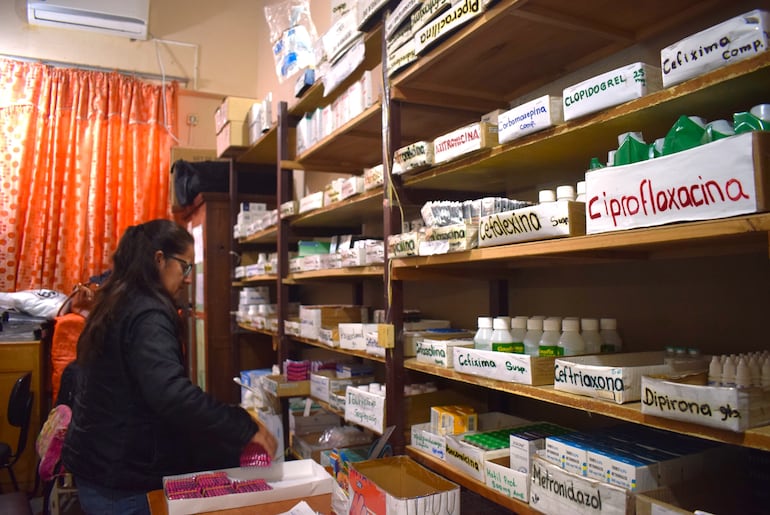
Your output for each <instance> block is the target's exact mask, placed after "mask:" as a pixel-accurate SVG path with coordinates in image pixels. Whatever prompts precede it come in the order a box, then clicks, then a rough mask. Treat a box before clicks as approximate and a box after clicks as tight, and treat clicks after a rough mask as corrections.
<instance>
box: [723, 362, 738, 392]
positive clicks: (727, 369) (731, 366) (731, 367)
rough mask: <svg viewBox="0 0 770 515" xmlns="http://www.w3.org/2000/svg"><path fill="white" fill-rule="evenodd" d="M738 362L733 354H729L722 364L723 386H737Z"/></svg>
mask: <svg viewBox="0 0 770 515" xmlns="http://www.w3.org/2000/svg"><path fill="white" fill-rule="evenodd" d="M736 365H737V363H736V362H735V360H734V359H733V357H732V356H727V357H726V358H725V361H724V363H723V364H722V386H733V387H734V386H735V372H736Z"/></svg>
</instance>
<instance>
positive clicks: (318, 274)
mask: <svg viewBox="0 0 770 515" xmlns="http://www.w3.org/2000/svg"><path fill="white" fill-rule="evenodd" d="M384 271H385V269H384V267H383V265H369V266H351V267H345V268H332V269H327V270H312V271H309V272H295V273H293V274H289V276H288V277H287V278H286V279H284V281H283V282H284V284H297V283H300V282H305V281H328V280H333V281H339V280H353V281H355V280H358V279H364V278H367V277H375V278H380V279H381V278H382V274H383V273H384Z"/></svg>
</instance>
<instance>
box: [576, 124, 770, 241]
mask: <svg viewBox="0 0 770 515" xmlns="http://www.w3.org/2000/svg"><path fill="white" fill-rule="evenodd" d="M769 166H770V134H769V133H767V132H753V133H745V134H738V135H736V136H732V137H730V138H725V139H721V140H718V141H714V142H712V143H708V144H706V145H702V146H700V147H695V148H692V149H689V150H685V151H682V152H677V153H676V154H671V155H668V156H663V157H658V158H655V159H652V160H650V161H642V162H639V163H633V164H630V165H624V166H612V167H608V168H603V169H601V170H596V171H592V172H587V173H586V232H587V233H588V234H596V233H601V232H606V231H617V230H622V229H632V228H636V227H651V226H656V225H663V224H668V223H672V222H686V221H691V220H712V219H716V218H726V217H730V216H736V215H742V214H747V213H757V212H762V211H767V210H768V195H770V173H768V167H769ZM669 192H676V196H675V197H674V198H673V199H672V198H671V197H670V196H669Z"/></svg>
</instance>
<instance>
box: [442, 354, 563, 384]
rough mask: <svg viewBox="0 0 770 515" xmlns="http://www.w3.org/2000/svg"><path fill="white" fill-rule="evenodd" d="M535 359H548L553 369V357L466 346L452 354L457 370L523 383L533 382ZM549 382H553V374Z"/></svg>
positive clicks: (541, 361) (542, 360)
mask: <svg viewBox="0 0 770 515" xmlns="http://www.w3.org/2000/svg"><path fill="white" fill-rule="evenodd" d="M535 360H537V361H539V362H540V363H541V364H542V363H544V362H546V361H548V360H550V363H551V370H553V358H539V357H533V356H528V355H525V354H508V353H506V352H495V351H487V350H479V349H466V348H460V349H455V352H454V355H453V361H454V368H455V370H457V371H458V372H461V373H464V374H472V375H477V376H483V377H489V378H490V379H497V380H499V381H508V382H512V383H525V384H533V367H532V364H533V361H535ZM549 382H553V376H551V379H550V381H549Z"/></svg>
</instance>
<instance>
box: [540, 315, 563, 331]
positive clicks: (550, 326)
mask: <svg viewBox="0 0 770 515" xmlns="http://www.w3.org/2000/svg"><path fill="white" fill-rule="evenodd" d="M559 329H561V319H560V318H557V317H551V318H546V319H545V320H544V321H543V330H544V331H558V330H559Z"/></svg>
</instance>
